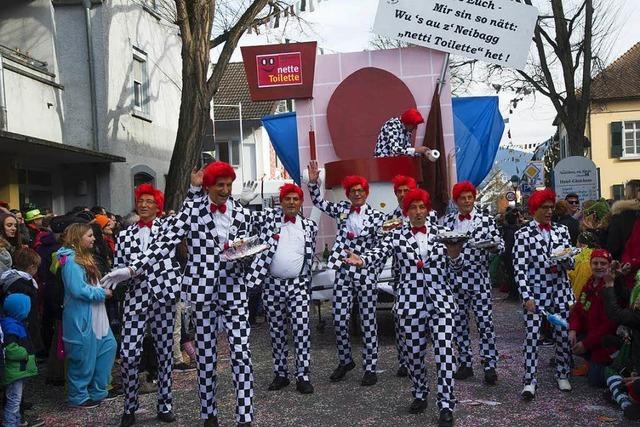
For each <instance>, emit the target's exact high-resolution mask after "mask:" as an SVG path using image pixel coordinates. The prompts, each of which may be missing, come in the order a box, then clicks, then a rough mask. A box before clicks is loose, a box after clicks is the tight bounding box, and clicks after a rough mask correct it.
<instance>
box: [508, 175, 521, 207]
mask: <svg viewBox="0 0 640 427" xmlns="http://www.w3.org/2000/svg"><path fill="white" fill-rule="evenodd" d="M509 181H510V182H511V188H513V193H514V194H515V196H516V198H515V200H514V202H515V206H516V208H517V207H518V185H520V177H518V175H511V179H510V180H509Z"/></svg>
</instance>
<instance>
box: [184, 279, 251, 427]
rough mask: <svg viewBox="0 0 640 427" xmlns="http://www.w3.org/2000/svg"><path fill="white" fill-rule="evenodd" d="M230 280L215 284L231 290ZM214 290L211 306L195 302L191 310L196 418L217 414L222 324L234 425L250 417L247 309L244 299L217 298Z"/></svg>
mask: <svg viewBox="0 0 640 427" xmlns="http://www.w3.org/2000/svg"><path fill="white" fill-rule="evenodd" d="M234 280H236V279H233V278H230V277H225V276H223V275H222V276H221V277H220V278H219V284H220V285H221V286H224V287H225V288H227V289H228V288H232V287H233V286H234V284H233V283H232V282H233V281H234ZM216 293H217V291H214V293H213V295H212V300H213V301H214V302H213V303H212V304H202V303H198V304H196V305H195V308H194V310H193V321H194V323H195V330H196V333H195V344H196V365H197V368H198V390H199V395H200V417H201V418H203V419H204V418H209V417H212V416H217V415H218V407H217V404H216V385H217V378H218V377H217V373H216V372H217V362H218V355H217V326H218V323H219V322H220V319H222V322H221V323H222V324H223V325H224V329H225V331H226V332H227V336H228V340H229V350H230V352H231V375H232V379H233V385H234V388H235V394H236V414H235V419H236V422H237V423H247V422H251V420H252V418H253V366H252V364H251V351H250V349H249V333H250V327H249V310H248V308H247V300H246V298H245V299H238V300H228V299H227V298H220V297H218V295H216Z"/></svg>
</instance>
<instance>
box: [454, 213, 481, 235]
mask: <svg viewBox="0 0 640 427" xmlns="http://www.w3.org/2000/svg"><path fill="white" fill-rule="evenodd" d="M459 215H460V213H457V214H456V224H455V225H454V228H455V230H456V231H459V232H461V233H468V232H470V231H471V230H473V220H474V219H475V216H476V208H473V209H471V212H469V215H471V219H466V220H464V221H461V220H460V216H459Z"/></svg>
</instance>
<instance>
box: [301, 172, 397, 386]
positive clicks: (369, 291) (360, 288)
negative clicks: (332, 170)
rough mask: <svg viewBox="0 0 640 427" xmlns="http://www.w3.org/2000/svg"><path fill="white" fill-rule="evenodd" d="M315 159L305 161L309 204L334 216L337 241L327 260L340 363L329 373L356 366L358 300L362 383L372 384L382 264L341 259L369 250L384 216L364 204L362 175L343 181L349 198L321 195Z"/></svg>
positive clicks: (334, 377) (339, 374)
mask: <svg viewBox="0 0 640 427" xmlns="http://www.w3.org/2000/svg"><path fill="white" fill-rule="evenodd" d="M319 176H320V171H319V169H318V163H317V162H316V161H312V162H311V163H310V164H309V193H310V194H311V201H312V202H313V204H314V205H315V206H316V207H317V208H318V209H320V210H321V211H323V212H324V213H326V214H327V215H329V216H330V217H331V218H334V219H335V220H336V225H337V235H336V241H335V243H334V245H333V248H332V249H331V255H330V256H329V260H328V262H327V267H328V268H333V269H335V270H336V278H335V282H334V302H333V320H334V328H335V333H336V346H337V350H338V360H339V365H338V367H337V368H336V369H335V370H334V371H333V373H332V374H331V376H330V377H329V378H330V380H331V381H334V382H335V381H341V380H343V379H344V378H345V376H346V374H347V372H348V371H350V370H352V369H353V368H355V366H356V365H355V362H354V361H353V357H352V354H351V338H350V328H349V320H350V317H351V309H352V307H353V303H354V299H356V298H357V300H358V309H359V315H360V327H361V330H362V344H363V346H362V358H363V368H364V375H363V377H362V381H361V382H360V384H361V385H363V386H371V385H374V384H375V383H376V382H377V381H378V377H377V374H376V371H377V363H378V336H377V324H376V302H377V295H376V290H377V279H378V276H379V274H380V272H381V270H382V267H383V266H384V265H383V264H384V263H381V264H380V265H372V266H371V267H368V268H363V269H361V268H357V267H355V266H351V265H348V264H345V263H344V262H343V259H344V257H345V256H346V252H347V251H351V252H354V253H356V254H360V253H363V252H365V251H367V250H369V249H370V248H373V247H374V246H375V244H376V242H377V240H378V232H379V230H380V229H381V228H382V225H383V223H384V221H385V219H386V215H385V214H384V213H382V212H380V211H377V210H375V209H373V208H372V207H371V206H369V205H367V197H368V195H369V183H368V182H367V180H366V179H365V178H363V177H361V176H354V175H352V176H347V177H345V178H344V179H343V181H342V187H343V188H344V191H345V194H346V196H347V199H348V200H347V201H341V202H337V203H334V202H328V201H326V200H323V199H322V198H321V197H320V188H319V183H318V178H319Z"/></svg>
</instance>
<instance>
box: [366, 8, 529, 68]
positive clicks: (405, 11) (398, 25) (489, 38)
mask: <svg viewBox="0 0 640 427" xmlns="http://www.w3.org/2000/svg"><path fill="white" fill-rule="evenodd" d="M537 19H538V9H536V8H535V7H533V6H529V5H525V4H521V3H516V2H513V1H512V0H379V1H378V12H377V14H376V20H375V23H374V24H373V32H374V33H376V34H379V35H381V36H386V37H391V38H394V39H398V40H401V41H404V42H408V43H412V44H416V45H420V46H426V47H429V48H431V49H436V50H442V51H445V52H450V53H452V54H455V55H462V56H465V57H468V58H473V59H478V60H480V61H485V62H491V63H493V64H498V65H502V66H504V67H511V68H516V69H522V68H524V66H525V64H526V61H527V56H528V54H529V47H530V46H531V39H532V37H533V30H534V28H535V25H536V21H537Z"/></svg>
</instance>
